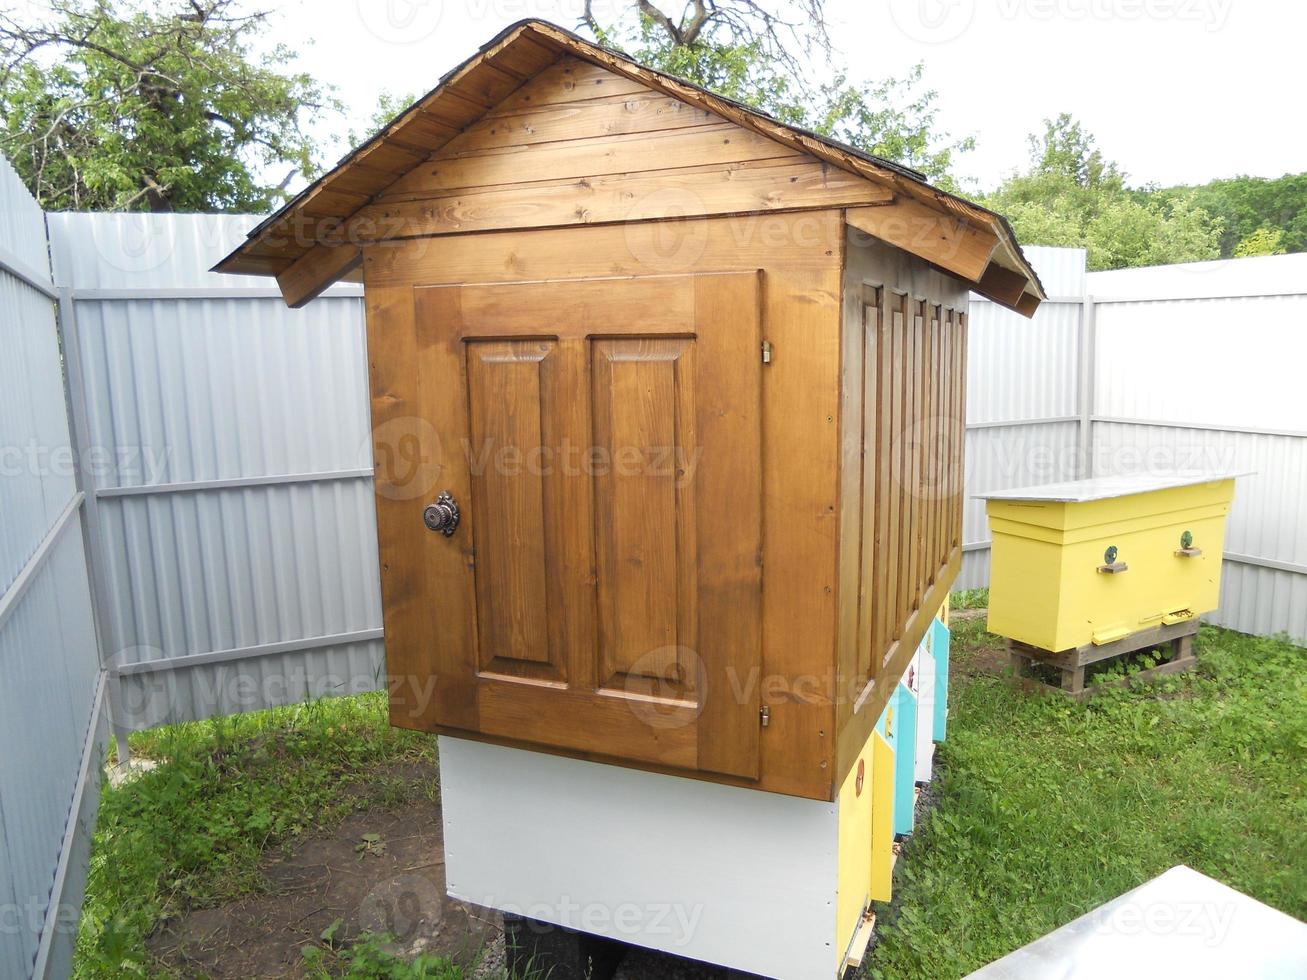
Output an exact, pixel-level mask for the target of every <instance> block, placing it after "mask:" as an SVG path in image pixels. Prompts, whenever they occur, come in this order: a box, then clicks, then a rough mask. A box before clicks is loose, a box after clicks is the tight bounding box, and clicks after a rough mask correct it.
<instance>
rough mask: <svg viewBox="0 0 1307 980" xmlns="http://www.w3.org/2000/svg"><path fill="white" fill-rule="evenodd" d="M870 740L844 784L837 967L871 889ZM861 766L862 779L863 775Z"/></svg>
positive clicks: (837, 888)
mask: <svg viewBox="0 0 1307 980" xmlns="http://www.w3.org/2000/svg"><path fill="white" fill-rule="evenodd" d="M878 737H879V736H878V735H875V734H874V733H873V735H872V738H871V739H868V740H867V744H866V745H864V746H863V748H862V751H861V752H860V753H859V754H858V760H857V762H855V763H854V764H853V768H852V769H851V770H850V771H849V775H848V777H847V778H846V779H845V780H844V783H843V785H842V786H840V793H839V799H838V803H837V812H838V814H839V852H838V862H839V870H838V872H837V878H836V886H835V892H836V894H835V956H836V963H835V966H836V969H837V970H838V969H839V968H840V967H842V966H843V965H844V954H845V951H846V950H847V949H848V947H849V943H850V942H851V941H852V939H853V933H854V931H855V930H856V929H857V928H858V923H859V922H861V921H862V913H863V910H864V909H866V907H867V901H868V898H869V896H870V892H871V848H872V842H871V820H872V814H871V810H872V772H873V767H872V761H873V760H872V743H873V741H874V739H876V738H878ZM859 770H861V779H859Z"/></svg>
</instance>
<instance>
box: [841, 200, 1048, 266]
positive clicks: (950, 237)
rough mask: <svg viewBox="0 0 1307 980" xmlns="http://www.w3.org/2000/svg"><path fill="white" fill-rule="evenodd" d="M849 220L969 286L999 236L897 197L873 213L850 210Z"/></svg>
mask: <svg viewBox="0 0 1307 980" xmlns="http://www.w3.org/2000/svg"><path fill="white" fill-rule="evenodd" d="M848 221H849V224H850V225H852V226H853V227H854V228H857V229H858V230H859V231H863V232H866V233H867V234H868V235H874V236H875V237H876V238H879V239H881V240H882V241H885V242H889V244H891V245H894V246H897V247H898V248H901V249H904V250H906V251H908V252H910V253H912V254H913V255H916V256H918V257H919V258H923V259H925V260H926V261H928V262H930V263H931V264H932V265H937V266H939V267H940V268H941V269H946V270H948V271H949V272H952V273H954V274H955V275H958V276H961V277H962V278H963V279H966V280H967V281H969V282H972V283H979V282H980V279H981V277H982V276H983V274H984V272H985V270H986V269H987V268H988V267H989V260H990V257H991V256H992V255H993V254H994V250H995V249H996V248H998V244H999V240H998V236H997V235H995V234H994V232H993V231H991V230H990V229H988V228H985V227H981V226H977V225H974V224H971V223H969V222H967V221H966V220H964V219H963V218H961V217H957V216H954V215H949V214H945V213H941V212H940V211H939V210H937V209H935V208H931V207H928V206H926V205H925V204H922V203H921V202H920V201H917V200H915V199H913V198H909V197H903V198H897V199H895V201H894V203H893V204H892V205H891V206H890V207H886V208H878V209H876V210H873V211H860V210H850V211H849V212H848ZM1023 281H1024V280H1023Z"/></svg>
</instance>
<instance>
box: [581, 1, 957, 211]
mask: <svg viewBox="0 0 1307 980" xmlns="http://www.w3.org/2000/svg"><path fill="white" fill-rule="evenodd" d="M582 22H583V25H584V26H585V27H587V28H588V29H589V30H590V32H591V33H592V34H593V35H594V36H595V38H596V40H598V41H599V42H600V43H601V44H604V45H606V46H608V47H610V48H613V49H615V50H618V51H623V52H625V53H627V54H629V55H630V56H631V57H633V58H635V59H636V60H637V61H640V62H642V63H644V64H647V65H650V66H651V67H654V68H657V69H659V70H661V71H665V72H667V73H668V74H671V75H676V76H678V77H680V78H684V79H686V80H687V81H690V82H693V83H695V84H696V85H700V86H702V87H704V88H707V89H711V90H712V91H714V92H717V93H719V94H721V95H724V96H726V97H728V98H731V99H734V100H736V101H737V102H742V103H744V104H746V105H749V106H752V107H754V108H756V109H761V110H762V111H764V112H767V113H769V114H771V115H773V116H775V117H776V118H777V119H780V120H781V121H782V122H785V123H788V124H790V125H795V126H802V127H806V128H808V129H811V130H812V131H814V132H816V133H818V134H820V135H822V136H827V137H830V138H832V139H837V140H840V141H841V142H844V143H848V144H849V145H851V146H854V147H856V148H858V149H860V150H863V151H865V152H868V153H874V154H876V155H878V156H882V157H885V158H886V159H889V160H893V161H896V162H898V163H901V164H904V165H906V166H909V167H914V168H916V169H918V170H920V171H922V172H923V173H924V174H925V175H926V176H927V177H929V178H931V179H933V180H935V181H936V182H938V183H939V184H940V185H941V186H944V187H946V188H950V189H952V188H954V187H955V186H956V183H955V181H954V180H953V178H952V177H951V175H950V173H949V171H950V168H951V166H952V163H953V158H954V155H955V154H958V153H962V152H965V151H967V150H969V149H971V148H972V146H973V143H974V141H973V140H972V139H971V138H970V137H966V138H963V139H958V140H954V139H952V138H951V137H950V136H949V134H948V133H945V132H941V131H940V130H939V128H938V121H937V109H936V106H935V99H936V93H935V91H934V90H931V89H926V88H924V87H923V84H922V79H923V74H924V72H923V69H922V66H921V65H920V64H918V65H916V66H915V67H914V68H913V69H912V71H911V72H910V73H909V74H908V75H907V77H905V78H902V79H895V78H888V79H884V80H882V81H880V82H875V83H870V84H855V83H852V82H850V81H849V80H848V77H847V75H846V74H844V73H842V72H841V73H837V74H836V75H835V77H834V78H832V79H829V80H826V81H824V82H819V83H814V82H813V81H812V79H811V75H812V72H811V70H810V68H809V63H810V62H811V61H813V60H814V59H820V60H821V61H822V62H825V63H829V62H830V61H831V60H832V58H833V51H832V45H831V42H830V38H829V35H828V32H827V27H826V22H825V18H824V14H823V9H822V0H801V2H798V3H796V4H792V5H790V6H783V7H780V8H778V9H772V8H770V7H766V6H764V5H763V4H762V3H761V2H755V0H715V2H714V0H687V2H686V3H685V5H684V6H683V7H682V8H681V11H680V13H679V14H668V13H666V12H664V11H663V9H661V8H660V7H658V6H655V4H654V3H652V2H651V0H630V2H629V5H628V6H627V7H626V9H625V16H624V17H621V18H618V19H617V20H615V21H613V22H603V21H600V20H599V19H598V17H597V16H596V15H595V13H594V10H593V8H592V6H591V4H590V3H589V2H587V4H586V8H585V14H584V15H583V17H582Z"/></svg>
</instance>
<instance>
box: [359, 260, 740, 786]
mask: <svg viewBox="0 0 1307 980" xmlns="http://www.w3.org/2000/svg"><path fill="white" fill-rule="evenodd" d="M415 302H416V310H415V314H416V315H415V322H416V329H417V348H416V350H417V357H418V364H417V377H418V385H419V387H420V388H421V389H423V394H422V396H421V398H420V403H421V404H423V405H424V406H428V407H432V406H439V409H438V410H432V411H430V412H429V414H428V416H427V421H428V422H430V423H431V424H432V425H433V426H434V427H435V430H436V437H437V447H436V453H437V454H438V458H439V464H440V475H439V486H438V487H436V488H435V492H439V491H448V492H449V493H450V494H451V495H452V496H453V497H454V498H455V500H456V501H457V503H458V505H459V507H460V508H461V521H460V524H459V526H458V528H457V530H456V532H455V533H454V534H453V535H452V536H450V537H448V538H447V537H445V536H444V535H442V534H433V533H431V532H429V531H427V530H425V529H424V527H423V525H422V523H421V520H420V516H419V515H418V514H417V513H415V514H414V515H413V517H412V523H411V526H406V527H403V528H383V531H382V534H383V536H388V535H401V536H402V537H403V538H404V539H405V540H406V541H407V542H409V543H410V544H411V547H413V548H420V549H422V550H423V552H425V559H424V569H425V582H426V588H425V593H426V595H425V598H426V601H428V602H429V603H431V606H432V609H431V612H432V615H431V616H430V617H429V621H430V624H431V625H430V629H431V630H432V633H433V635H432V636H431V637H430V638H429V644H430V645H429V649H430V653H431V666H432V671H433V673H434V675H435V684H436V687H437V689H438V691H439V692H440V694H439V696H438V699H437V713H436V718H435V720H436V722H437V724H438V725H439V726H441V727H443V728H452V729H464V730H467V731H471V732H478V733H481V734H483V735H487V736H492V737H495V738H498V739H506V740H514V741H521V742H528V743H536V744H540V745H544V746H554V747H559V748H563V749H569V750H574V751H581V752H585V753H594V754H597V755H603V756H611V757H617V758H624V759H631V760H639V761H645V762H651V763H657V764H662V765H667V766H673V767H679V768H687V769H695V770H703V771H708V772H715V773H726V774H731V775H736V776H744V777H751V778H757V775H758V729H759V724H760V722H759V693H758V692H759V685H760V681H761V678H760V676H759V668H760V649H761V642H760V606H761V428H760V423H761V418H760V416H761V372H762V365H761V355H760V346H761V333H760V306H759V303H760V300H759V277H758V274H756V273H734V274H719V275H712V274H705V275H693V276H666V277H648V278H634V279H586V280H572V281H554V282H538V283H518V284H499V285H469V286H431V287H420V288H418V289H416V290H415ZM433 496H434V492H433ZM421 503H426V501H421ZM384 547H385V545H384V542H383V548H384Z"/></svg>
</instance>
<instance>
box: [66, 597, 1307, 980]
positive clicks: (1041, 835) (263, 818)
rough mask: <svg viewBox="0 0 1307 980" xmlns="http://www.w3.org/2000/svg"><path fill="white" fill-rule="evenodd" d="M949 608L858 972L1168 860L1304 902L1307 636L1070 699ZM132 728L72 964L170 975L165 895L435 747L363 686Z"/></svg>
mask: <svg viewBox="0 0 1307 980" xmlns="http://www.w3.org/2000/svg"><path fill="white" fill-rule="evenodd" d="M983 600H984V596H983V594H980V595H974V594H963V595H962V596H961V598H960V599H956V600H955V603H954V606H955V608H959V607H963V608H965V607H969V606H970V607H974V606H975V605H983V604H984V603H983ZM955 626H956V630H955V638H954V654H953V665H952V666H953V669H952V675H953V689H952V706H951V713H950V720H949V738H948V741H947V742H945V743H944V744H943V745H941V746H940V747H939V752H938V756H937V759H938V766H937V776H936V780H935V782H934V783H933V784H932V792H933V793H935V794H936V795H937V797H938V803H937V805H936V807H935V808H934V810H932V811H931V812H930V813H928V814H927V815H925V816H924V817H923V819H922V820H921V822H920V824H919V826H918V830H917V833H916V834H915V835H914V836H913V837H912V838H911V840H910V841H909V843H908V845H907V848H906V852H905V854H904V857H903V859H902V860H901V861H899V863H898V867H897V877H896V881H895V891H896V901H895V903H894V906H893V907H892V908H890V909H882V910H881V916H880V927H879V939H878V945H877V946H876V947H875V949H874V951H873V954H872V958H871V961H870V972H871V974H872V975H874V976H881V977H889V978H895V980H898V978H918V977H921V978H936V977H954V976H960V975H961V974H963V973H966V972H967V971H969V970H971V969H974V968H976V967H978V966H980V965H982V964H984V963H986V962H988V961H990V960H992V959H995V958H996V957H998V956H1001V955H1003V954H1005V953H1007V952H1009V951H1011V950H1012V949H1015V948H1016V947H1018V946H1021V945H1023V944H1025V943H1027V942H1029V941H1031V940H1033V939H1035V938H1036V937H1038V936H1040V935H1043V934H1044V933H1046V932H1048V931H1049V930H1051V929H1054V928H1056V927H1057V926H1059V925H1061V924H1063V923H1065V922H1067V921H1069V920H1070V919H1072V918H1074V917H1076V916H1077V915H1079V914H1081V913H1083V912H1085V911H1088V910H1089V909H1091V908H1093V907H1094V906H1096V905H1098V904H1101V903H1102V902H1104V901H1107V900H1108V899H1111V898H1114V897H1115V896H1117V895H1119V894H1121V893H1122V892H1125V891H1127V890H1129V889H1131V888H1133V887H1135V886H1136V885H1138V884H1140V883H1142V882H1143V881H1145V880H1147V879H1149V878H1151V877H1153V876H1155V875H1157V874H1160V873H1161V872H1162V871H1164V870H1166V869H1167V868H1169V867H1171V866H1173V865H1175V864H1180V863H1184V864H1188V865H1190V866H1192V867H1194V868H1196V869H1198V870H1199V871H1202V872H1204V873H1206V874H1209V875H1211V876H1213V877H1215V878H1218V879H1220V880H1221V881H1224V882H1226V883H1227V884H1230V885H1232V886H1233V887H1235V888H1238V889H1239V890H1241V891H1244V892H1247V893H1248V894H1250V895H1252V896H1254V897H1256V898H1259V899H1261V900H1262V901H1265V902H1268V903H1270V904H1271V905H1274V906H1276V907H1277V908H1280V909H1283V910H1284V911H1286V912H1288V913H1290V914H1291V915H1295V916H1297V917H1299V918H1304V917H1307V869H1305V867H1304V858H1303V855H1304V854H1307V786H1305V785H1304V778H1303V770H1304V763H1305V761H1307V650H1303V649H1302V648H1299V647H1295V646H1292V645H1291V644H1289V643H1287V642H1284V641H1282V640H1274V639H1258V638H1254V637H1247V636H1242V635H1240V634H1237V633H1230V632H1225V631H1221V630H1216V629H1210V628H1204V629H1203V631H1202V634H1201V636H1200V638H1199V643H1198V650H1199V656H1200V667H1199V670H1198V671H1197V672H1196V673H1194V674H1192V675H1188V676H1183V677H1170V678H1165V679H1163V680H1162V681H1160V682H1159V683H1157V684H1155V685H1149V686H1146V687H1141V688H1139V689H1135V690H1130V691H1120V692H1116V691H1113V692H1107V693H1103V694H1100V695H1099V696H1098V697H1096V698H1094V699H1093V700H1091V701H1090V702H1088V703H1086V704H1072V703H1069V702H1064V701H1062V700H1058V699H1055V698H1052V697H1041V696H1036V695H1031V694H1027V693H1022V692H1021V691H1018V690H1016V689H1014V688H1013V687H1012V686H1011V685H1010V684H1009V683H1008V682H1007V680H1006V679H1005V678H1004V677H1003V676H1002V672H1001V670H999V669H997V667H996V665H997V664H999V663H1001V662H1002V661H1001V660H1000V659H999V655H1000V653H1001V651H1000V648H999V645H998V644H999V641H998V640H997V638H995V637H991V636H989V635H988V634H986V633H985V632H984V630H983V621H981V620H971V621H967V622H961V621H959V622H957V623H956V624H955ZM132 748H133V751H134V752H136V753H138V754H140V755H141V756H144V757H148V758H151V759H155V760H160V765H159V766H158V768H156V769H154V770H152V771H148V772H145V773H142V774H141V775H139V776H137V777H136V778H134V779H133V780H132V781H130V782H129V783H127V784H126V785H124V786H122V787H120V788H117V789H112V790H109V789H107V790H106V791H105V794H104V797H103V800H102V802H101V807H100V815H99V825H98V827H97V830H96V835H95V847H94V852H93V855H92V865H91V873H90V880H89V883H88V891H87V898H86V902H85V906H84V916H83V921H82V927H81V932H80V934H79V937H78V959H77V964H76V975H77V976H79V977H121V976H163V975H167V974H166V971H165V969H164V967H163V964H160V963H157V962H152V961H151V959H150V957H149V956H148V954H147V952H146V948H145V938H146V936H147V935H148V934H149V933H150V932H151V930H152V929H154V928H155V926H156V924H157V923H158V922H160V921H161V920H162V919H163V918H164V917H166V916H171V915H176V914H178V913H180V912H183V911H185V910H187V909H193V908H203V907H207V906H212V905H217V904H220V903H223V902H225V901H229V900H232V899H236V898H239V897H241V896H243V895H248V894H252V893H255V892H258V891H259V890H261V889H262V888H263V887H264V883H263V881H262V878H261V876H260V874H259V871H258V867H259V862H260V857H261V855H262V854H263V853H264V852H265V851H266V850H268V849H269V848H289V847H291V846H293V845H294V844H295V843H296V841H298V840H299V839H301V838H302V837H303V836H304V835H306V834H309V833H311V832H314V831H316V830H318V829H320V828H327V827H330V826H332V825H333V824H335V823H337V822H338V821H339V820H340V819H342V818H343V817H344V816H345V815H346V814H347V813H349V812H350V810H352V809H355V808H363V807H371V806H377V805H380V806H398V805H400V804H402V803H404V802H407V801H409V800H412V799H415V798H419V797H421V796H423V795H427V796H430V795H432V794H435V793H436V792H437V791H438V789H437V786H436V785H435V781H434V779H432V780H408V779H401V778H398V777H394V776H389V777H388V776H384V775H381V776H379V775H378V773H383V774H384V773H385V772H387V771H388V770H389V769H391V768H392V767H395V766H397V765H402V764H404V763H411V762H430V761H432V759H433V758H434V739H431V738H429V737H426V736H421V735H415V734H412V733H409V732H403V731H399V730H396V729H392V728H390V727H389V726H388V725H387V723H386V717H385V707H384V700H383V697H382V696H381V695H363V696H360V697H354V698H341V699H332V700H329V701H321V702H317V703H315V704H312V705H306V706H303V707H299V708H288V709H281V710H277V711H270V712H260V713H257V714H250V715H243V716H238V717H235V718H230V719H226V720H216V721H212V722H205V723H202V724H195V725H183V726H177V727H173V728H167V729H159V730H156V731H154V732H149V733H143V734H140V735H136V736H133V739H132ZM309 948H310V949H314V950H316V952H311V953H310V954H309V958H310V960H311V962H309V963H308V964H307V966H308V967H309V968H310V973H311V975H314V976H322V977H332V976H342V975H347V976H351V977H357V978H392V980H407V978H414V980H417V978H432V980H459V978H460V977H461V973H460V971H459V968H458V967H457V966H454V965H453V964H451V963H450V962H449V961H447V960H444V959H442V958H440V957H434V956H427V957H423V958H422V959H420V960H419V961H417V962H414V963H404V962H402V961H400V960H397V959H395V958H394V957H393V956H391V955H390V954H389V953H387V952H386V951H385V947H384V945H383V944H381V943H380V942H376V941H372V940H365V941H363V942H360V943H357V944H354V945H353V946H350V947H348V948H338V947H336V946H335V945H334V944H333V943H332V942H331V941H330V938H329V937H328V938H326V939H324V941H323V943H322V945H321V947H320V948H319V947H309Z"/></svg>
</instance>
